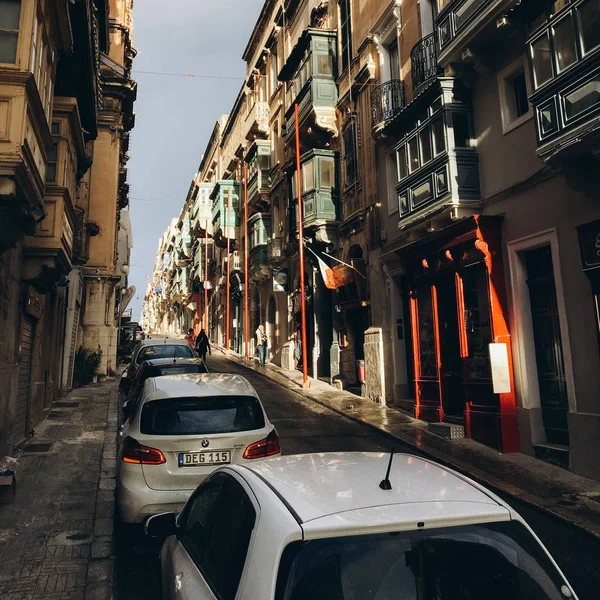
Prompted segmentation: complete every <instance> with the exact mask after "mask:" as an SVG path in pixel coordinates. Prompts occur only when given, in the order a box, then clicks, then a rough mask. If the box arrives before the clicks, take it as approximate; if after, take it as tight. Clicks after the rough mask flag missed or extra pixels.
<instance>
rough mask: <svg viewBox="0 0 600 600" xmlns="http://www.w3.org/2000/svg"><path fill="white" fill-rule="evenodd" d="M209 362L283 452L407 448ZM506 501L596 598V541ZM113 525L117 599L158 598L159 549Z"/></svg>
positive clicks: (599, 593) (582, 591) (222, 363)
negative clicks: (249, 404)
mask: <svg viewBox="0 0 600 600" xmlns="http://www.w3.org/2000/svg"><path fill="white" fill-rule="evenodd" d="M208 363H209V368H210V369H211V371H213V372H215V371H222V372H229V373H239V374H241V375H244V376H245V377H246V378H247V379H248V380H249V381H250V382H251V383H252V385H253V386H254V387H255V389H256V391H257V392H258V394H259V396H260V398H261V400H262V402H263V404H264V406H265V409H266V411H267V414H268V415H269V419H270V420H271V421H272V422H273V424H274V425H275V427H276V428H277V431H278V433H279V437H280V440H281V446H282V451H283V453H284V454H296V453H305V452H330V451H336V450H338V451H340V450H346V451H389V450H390V449H391V448H392V446H393V447H394V448H395V449H396V451H399V452H401V451H407V452H412V450H409V449H408V448H406V447H404V448H403V447H402V446H401V445H400V444H398V443H397V442H392V441H391V440H390V438H388V437H387V436H384V435H382V434H379V433H377V432H376V431H374V430H372V429H370V428H368V427H365V426H364V425H360V424H357V423H355V422H353V421H350V420H348V419H346V418H344V417H341V416H339V415H338V414H337V413H334V412H333V411H330V410H328V409H326V408H324V407H322V406H320V405H319V404H317V403H315V402H312V401H310V400H307V399H304V398H301V397H300V396H298V395H297V394H295V393H294V392H291V391H289V390H287V389H285V388H283V387H281V386H279V385H278V384H276V383H274V382H272V381H270V380H269V379H267V378H265V377H263V376H262V375H260V374H257V373H255V372H254V371H250V370H248V369H245V368H244V367H242V366H240V365H237V364H235V363H232V362H230V361H228V360H226V359H224V358H222V357H220V356H219V355H218V353H215V354H213V356H211V357H209V360H208ZM505 500H507V501H508V502H509V503H510V504H512V505H513V506H514V507H515V509H516V510H518V511H519V512H520V514H521V515H522V516H523V517H524V518H525V519H526V520H527V522H528V523H529V524H530V526H531V527H532V528H533V529H534V531H535V532H536V534H537V535H538V536H539V537H540V539H541V540H542V541H543V542H544V544H546V546H547V547H548V549H549V550H550V552H551V553H552V555H553V556H554V558H555V559H556V561H557V562H558V564H559V566H560V567H561V568H562V569H563V571H564V572H565V574H566V576H567V578H568V579H569V581H570V583H571V585H572V586H573V588H574V589H575V591H576V592H577V594H578V595H579V598H580V600H600V541H598V540H597V539H596V538H593V537H592V536H589V535H587V534H586V533H584V532H581V531H579V530H577V529H575V528H573V527H571V526H569V525H566V524H564V523H563V522H561V521H559V520H557V519H555V518H554V517H552V516H551V515H547V514H545V513H543V512H541V511H538V510H535V509H532V508H530V507H529V506H527V505H524V504H521V503H520V502H518V501H514V500H513V499H512V498H509V497H506V498H505ZM115 528H116V531H115V538H116V553H117V556H116V590H115V592H116V598H117V600H134V599H135V600H142V599H143V600H155V599H156V600H158V599H159V598H160V583H159V579H158V564H157V555H158V551H159V548H158V547H157V546H156V544H154V545H153V544H152V543H150V542H149V541H148V540H146V539H145V538H144V537H143V535H141V533H140V531H139V530H136V529H134V530H131V529H130V528H127V527H123V526H122V525H120V524H119V523H118V521H117V523H116V525H115ZM257 600H259V599H257ZM398 600H402V599H400V598H399V599H398ZM478 600H479V599H478ZM481 600H485V599H484V598H482V599H481ZM507 600H509V599H507Z"/></svg>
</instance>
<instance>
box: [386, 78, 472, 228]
mask: <svg viewBox="0 0 600 600" xmlns="http://www.w3.org/2000/svg"><path fill="white" fill-rule="evenodd" d="M384 133H385V135H386V136H388V137H391V138H394V139H395V140H396V161H397V169H398V183H397V184H396V193H397V197H398V215H399V217H398V228H399V229H402V230H408V229H410V228H413V227H416V226H417V225H420V226H423V227H425V228H426V229H427V230H428V231H433V230H435V228H436V223H438V222H440V220H443V219H446V220H448V219H450V220H456V219H457V218H460V214H462V213H461V211H463V212H464V210H466V211H467V212H468V210H470V209H472V208H474V207H477V205H478V202H479V200H480V187H479V166H478V165H479V160H478V155H477V151H476V149H475V144H474V142H473V139H474V131H473V117H472V109H471V103H470V100H469V94H468V92H467V90H466V89H465V88H464V86H463V85H462V83H461V81H460V80H454V79H449V78H443V79H440V80H438V81H437V82H436V83H435V84H432V85H430V86H429V87H428V88H427V89H426V90H425V91H424V92H423V93H422V94H421V95H420V96H419V98H418V99H417V100H416V101H415V102H413V103H411V105H410V106H409V107H407V109H406V110H405V111H403V112H402V114H401V115H399V116H398V117H397V118H396V119H394V120H393V121H391V122H390V123H389V124H388V126H387V127H386V128H385V129H384Z"/></svg>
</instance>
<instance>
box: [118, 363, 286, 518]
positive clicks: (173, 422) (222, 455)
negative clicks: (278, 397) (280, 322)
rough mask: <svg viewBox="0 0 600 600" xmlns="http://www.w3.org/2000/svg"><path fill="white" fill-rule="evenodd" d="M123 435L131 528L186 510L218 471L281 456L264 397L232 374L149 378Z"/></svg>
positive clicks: (121, 490) (121, 476) (122, 494)
mask: <svg viewBox="0 0 600 600" xmlns="http://www.w3.org/2000/svg"><path fill="white" fill-rule="evenodd" d="M131 401H132V405H131V408H130V414H129V418H128V419H127V421H126V422H125V424H124V425H123V428H122V430H121V436H120V437H121V444H120V450H119V461H118V462H119V465H118V472H117V506H118V509H119V513H120V516H121V519H122V521H123V522H125V523H142V522H143V521H144V520H145V519H146V518H147V517H148V516H150V515H154V514H157V513H160V512H164V511H178V510H181V508H182V507H183V505H184V504H185V502H186V501H187V499H188V497H189V496H190V494H191V493H192V492H193V491H194V489H195V488H196V486H197V485H198V483H200V482H201V481H202V480H203V479H204V478H206V477H207V476H209V475H210V474H211V473H212V472H213V471H214V470H215V469H216V468H217V467H218V466H220V465H223V464H236V463H243V462H244V463H248V462H252V460H253V459H256V458H264V457H266V456H272V455H275V454H278V453H279V452H280V447H279V438H278V436H277V432H276V431H275V428H274V427H273V425H272V424H271V423H270V422H269V419H268V418H267V416H266V414H265V411H264V409H263V406H262V404H261V402H260V399H259V397H258V394H257V393H256V391H255V390H254V388H253V387H252V386H251V385H250V383H248V381H247V380H246V379H244V378H243V377H241V376H240V375H230V374H223V373H219V374H216V373H215V374H212V373H209V374H206V375H202V374H188V375H168V376H163V377H154V378H150V379H146V381H145V382H144V384H143V386H142V387H141V389H140V391H139V393H138V394H137V396H136V397H135V398H133V399H132V400H131Z"/></svg>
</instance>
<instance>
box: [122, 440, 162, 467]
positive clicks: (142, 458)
mask: <svg viewBox="0 0 600 600" xmlns="http://www.w3.org/2000/svg"><path fill="white" fill-rule="evenodd" d="M121 460H122V461H123V462H126V463H133V464H136V465H162V464H164V463H166V462H167V459H166V458H165V455H164V454H163V453H162V452H161V451H160V450H157V449H156V448H150V447H149V446H143V445H142V444H140V443H139V442H138V441H137V440H134V439H133V438H132V437H126V438H125V439H124V440H123V445H122V447H121Z"/></svg>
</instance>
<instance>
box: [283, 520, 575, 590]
mask: <svg viewBox="0 0 600 600" xmlns="http://www.w3.org/2000/svg"><path fill="white" fill-rule="evenodd" d="M561 597H563V598H568V597H573V593H572V592H571V590H570V588H569V587H568V585H567V582H566V581H565V580H564V578H563V577H562V576H561V574H560V572H559V571H558V570H557V568H556V567H555V566H554V564H553V563H552V561H551V560H550V559H549V557H548V556H547V555H546V553H545V552H544V550H543V548H542V546H541V545H540V544H539V542H537V540H536V539H535V538H534V537H533V536H532V535H531V533H529V531H528V530H527V529H526V528H525V527H524V526H523V525H521V524H520V523H518V522H516V521H507V522H499V523H489V524H485V525H466V526H459V527H449V528H445V529H431V530H429V531H426V530H422V531H418V532H398V533H394V534H390V533H381V534H374V535H373V534H371V535H357V536H347V537H337V538H323V539H319V540H312V541H308V542H306V541H301V542H293V543H291V544H290V545H289V546H287V547H286V549H285V550H284V552H283V555H282V558H281V562H280V566H279V573H278V576H277V588H276V592H275V600H307V599H310V600H330V599H331V598H360V599H361V600H363V599H364V600H374V599H379V598H402V600H417V599H425V598H426V599H428V600H432V599H434V598H435V600H458V599H461V600H465V599H467V598H469V599H473V598H486V600H506V599H507V598H511V599H512V600H550V599H552V600H557V599H559V598H561Z"/></svg>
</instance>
